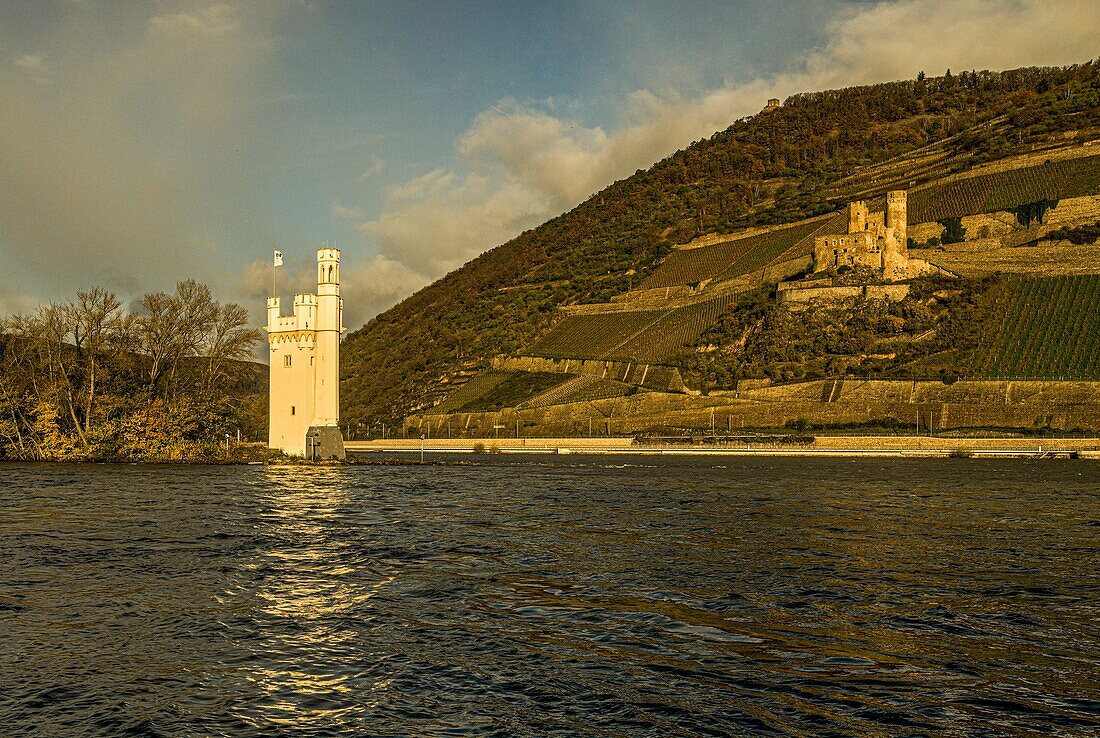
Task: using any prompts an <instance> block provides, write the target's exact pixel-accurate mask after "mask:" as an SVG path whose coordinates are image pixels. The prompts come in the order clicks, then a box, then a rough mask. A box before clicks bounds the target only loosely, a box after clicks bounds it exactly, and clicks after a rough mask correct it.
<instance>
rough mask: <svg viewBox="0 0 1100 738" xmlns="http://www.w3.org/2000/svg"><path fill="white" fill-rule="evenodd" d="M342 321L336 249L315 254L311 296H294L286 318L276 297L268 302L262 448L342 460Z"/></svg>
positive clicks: (327, 249) (317, 457)
mask: <svg viewBox="0 0 1100 738" xmlns="http://www.w3.org/2000/svg"><path fill="white" fill-rule="evenodd" d="M276 263H279V261H277V262H276ZM342 320H343V301H342V300H341V298H340V251H339V250H338V249H332V248H323V249H318V250H317V294H299V295H295V296H294V312H293V314H292V315H289V316H283V315H282V314H281V312H280V300H279V298H278V297H269V298H268V300H267V332H268V348H269V357H270V367H269V370H268V371H269V373H270V397H269V401H268V413H269V414H268V418H269V433H268V447H270V448H277V449H280V450H282V451H284V452H285V453H288V454H292V455H295V456H304V457H306V458H316V459H329V458H333V457H335V458H341V459H342V458H344V440H343V437H342V435H341V434H340V426H339V423H340V334H341V332H342V331H343V330H344V326H343V322H342Z"/></svg>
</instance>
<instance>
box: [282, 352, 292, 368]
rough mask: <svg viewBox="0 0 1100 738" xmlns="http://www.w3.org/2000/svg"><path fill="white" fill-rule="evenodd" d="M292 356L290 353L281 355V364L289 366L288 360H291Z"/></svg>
mask: <svg viewBox="0 0 1100 738" xmlns="http://www.w3.org/2000/svg"><path fill="white" fill-rule="evenodd" d="M292 358H293V357H292V356H291V355H290V354H287V355H286V356H284V357H283V366H290V361H291V359H292Z"/></svg>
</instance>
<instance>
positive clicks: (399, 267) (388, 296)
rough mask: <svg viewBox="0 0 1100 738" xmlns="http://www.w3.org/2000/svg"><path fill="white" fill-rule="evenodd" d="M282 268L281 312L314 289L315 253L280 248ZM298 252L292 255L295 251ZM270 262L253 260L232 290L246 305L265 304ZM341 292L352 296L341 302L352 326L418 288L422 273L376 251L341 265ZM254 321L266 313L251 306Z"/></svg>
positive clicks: (280, 277) (280, 282)
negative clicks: (259, 313)
mask: <svg viewBox="0 0 1100 738" xmlns="http://www.w3.org/2000/svg"><path fill="white" fill-rule="evenodd" d="M283 254H284V257H283V258H284V261H283V267H281V268H280V269H279V293H280V294H281V295H283V304H282V312H283V314H284V315H289V314H290V313H291V311H292V310H293V307H292V305H293V302H292V300H291V299H290V296H291V295H294V294H297V293H303V292H316V291H317V282H316V279H317V276H316V275H317V272H316V264H317V262H316V258H315V256H314V250H313V249H312V248H309V247H305V246H303V247H301V248H297V247H295V248H294V249H293V251H292V250H291V249H290V248H289V247H288V248H287V250H285V251H284V252H283ZM296 254H297V255H296ZM271 270H272V264H271V261H270V260H268V259H257V260H255V261H253V262H252V263H251V264H249V265H248V266H247V267H246V268H245V270H244V272H243V274H242V275H241V278H240V281H239V282H238V284H237V290H238V291H239V292H241V293H243V294H244V295H245V296H247V298H248V299H247V303H248V304H249V305H264V304H266V299H267V297H268V296H269V295H270V294H271ZM340 278H341V284H340V289H341V292H342V293H343V294H345V295H354V296H355V299H353V300H348V301H347V302H346V305H345V310H346V312H345V314H344V324H345V325H346V326H347V327H348V328H349V329H350V330H355V329H356V328H358V327H359V326H361V325H363V323H365V322H367V321H368V320H369V319H370V318H372V317H373V316H375V315H377V314H378V313H380V312H382V311H384V310H387V309H388V308H390V307H393V306H394V305H395V304H397V303H398V302H400V301H401V300H402V299H403V298H405V297H407V296H408V295H409V294H411V293H412V292H415V291H416V290H418V289H420V288H421V287H423V286H424V285H425V284H426V282H425V277H424V275H423V274H421V273H419V272H417V271H415V270H413V269H411V268H409V267H408V266H407V265H406V264H404V263H402V262H400V261H395V260H393V259H390V258H387V257H386V256H384V255H382V254H376V255H375V256H374V257H372V258H370V259H369V260H367V261H365V262H364V261H358V260H352V261H347V262H346V263H345V264H344V265H343V268H342V269H341V270H340ZM253 319H254V322H256V323H257V325H259V324H262V323H263V322H264V321H265V319H266V316H263V315H258V314H256V311H255V310H254V311H253Z"/></svg>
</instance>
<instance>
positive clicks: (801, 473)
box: [0, 456, 1100, 736]
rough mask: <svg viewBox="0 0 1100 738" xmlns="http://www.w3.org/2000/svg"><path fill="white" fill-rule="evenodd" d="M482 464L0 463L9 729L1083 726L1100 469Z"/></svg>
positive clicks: (672, 730) (57, 732)
mask: <svg viewBox="0 0 1100 738" xmlns="http://www.w3.org/2000/svg"><path fill="white" fill-rule="evenodd" d="M466 458H467V460H468V459H470V458H471V457H466ZM472 458H475V459H478V460H477V463H475V464H472V465H451V466H424V467H418V466H347V467H328V468H308V467H297V468H293V467H287V468H264V467H156V466H121V465H120V466H110V465H105V466H99V465H10V464H9V465H0V735H5V736H6V735H12V736H69V735H72V736H85V735H102V736H119V735H154V736H155V735H163V736H207V735H232V736H238V735H242V736H244V735H255V736H281V735H286V736H314V735H317V736H320V735H369V736H457V735H494V736H509V735H517V736H574V735H581V736H697V735H703V736H707V735H710V736H717V735H794V736H820V735H883V736H898V735H975V736H979V735H981V736H984V735H1031V734H1035V735H1040V734H1055V735H1100V545H1098V541H1100V464H1093V463H1090V462H1082V461H1065V462H1024V461H978V460H966V459H958V460H952V459H945V460H801V459H791V460H786V459H734V460H726V459H721V458H715V457H712V458H705V459H690V460H688V459H682V460H675V459H657V460H653V461H651V460H649V459H648V458H646V457H638V458H633V459H631V458H629V457H622V459H616V458H613V457H588V458H587V459H586V458H585V457H578V456H571V457H557V460H556V461H555V460H554V458H553V457H546V458H541V459H540V458H537V457H523V458H515V457H509V458H506V459H505V458H495V457H494V458H490V457H480V458H478V457H472Z"/></svg>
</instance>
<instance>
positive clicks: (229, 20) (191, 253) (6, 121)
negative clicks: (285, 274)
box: [0, 5, 277, 295]
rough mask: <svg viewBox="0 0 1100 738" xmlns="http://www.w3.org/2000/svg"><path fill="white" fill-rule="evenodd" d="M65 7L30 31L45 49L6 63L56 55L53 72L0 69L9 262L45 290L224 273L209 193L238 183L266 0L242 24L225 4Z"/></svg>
mask: <svg viewBox="0 0 1100 738" xmlns="http://www.w3.org/2000/svg"><path fill="white" fill-rule="evenodd" d="M73 13H74V15H73V16H72V17H71V18H67V19H66V22H59V23H57V24H56V25H53V26H50V27H49V28H48V30H47V31H46V32H45V33H44V35H43V37H42V38H41V39H39V41H40V42H41V45H42V47H43V48H45V49H46V51H44V52H36V53H34V54H28V55H26V56H23V57H21V58H20V59H18V60H17V61H16V63H15V66H16V67H17V68H19V69H20V70H23V71H25V72H27V73H34V74H39V75H41V74H44V73H48V72H49V71H50V69H51V68H53V67H57V68H63V69H64V70H65V73H64V74H63V75H61V74H58V75H53V77H52V84H50V85H49V86H47V87H41V86H38V85H33V86H32V85H31V84H28V80H27V79H26V78H25V77H23V76H20V75H11V74H4V73H2V72H0V100H3V101H4V102H3V104H2V105H0V141H3V142H4V144H3V145H2V146H0V254H2V256H3V259H4V262H5V265H6V267H7V268H8V269H14V271H15V272H16V273H19V274H23V275H26V276H27V277H28V278H29V279H30V280H32V281H33V283H34V286H35V288H36V289H38V290H39V291H40V292H41V293H42V294H44V295H48V294H59V293H60V294H68V293H71V292H73V291H75V290H76V289H78V288H80V287H87V286H91V285H101V286H103V287H105V288H107V289H111V290H116V291H119V292H122V293H124V294H129V295H135V294H141V293H142V292H144V291H146V290H151V289H165V288H171V286H172V285H173V284H174V283H175V281H176V280H178V279H180V278H182V277H187V276H194V277H196V278H199V279H204V280H207V281H211V282H213V283H217V282H222V283H223V284H224V283H225V282H226V281H228V279H227V278H224V277H222V276H221V272H222V271H224V269H223V265H221V264H219V263H218V262H219V259H218V258H215V257H213V256H211V253H210V252H211V250H212V249H211V244H212V242H213V239H212V237H211V234H210V232H207V229H208V228H209V224H210V220H211V219H212V214H213V213H215V212H217V210H218V208H222V209H224V210H228V209H229V208H231V207H235V209H236V210H238V211H239V204H236V205H234V204H232V203H230V202H229V199H228V198H224V197H218V196H217V194H216V193H217V192H218V189H217V188H219V187H221V188H223V189H230V191H231V192H233V194H234V195H236V194H237V193H239V192H240V191H242V190H243V187H242V188H239V189H237V190H232V189H231V188H233V187H234V186H235V185H236V182H235V178H239V176H240V174H239V172H240V168H241V163H240V161H241V157H240V155H239V154H237V153H236V151H237V150H238V149H239V146H240V142H239V138H238V125H237V124H238V121H240V120H241V116H242V115H243V113H244V112H246V110H245V108H246V107H247V104H248V99H249V96H250V95H260V94H261V93H262V91H263V90H262V88H261V83H262V81H263V78H262V76H260V74H259V73H258V71H257V70H259V69H262V66H263V62H264V60H265V59H266V56H267V53H268V50H269V48H270V43H269V38H270V35H271V31H272V27H273V25H274V23H275V22H277V18H269V17H268V16H267V14H266V10H265V13H264V14H263V15H261V16H259V17H257V18H255V19H250V21H249V23H248V24H245V23H244V22H243V19H244V18H245V17H246V16H244V15H243V14H242V13H241V12H238V11H237V10H234V9H233V8H228V7H227V6H213V7H209V8H206V9H204V10H199V11H196V12H194V13H177V14H173V15H161V16H157V17H154V18H152V19H150V18H149V14H150V13H149V6H143V5H136V6H127V7H126V8H124V9H119V10H117V12H111V13H109V14H106V16H95V15H90V14H87V13H85V11H83V10H82V9H79V8H77V9H74V10H73ZM185 16H186V18H190V19H191V20H186V18H185ZM188 28H190V29H191V30H190V31H187V33H184V31H185V30H186V29H188ZM234 29H238V30H237V32H235V33H230V31H233V30H234ZM196 39H200V40H201V43H200V42H198V41H196ZM204 197H205V198H206V199H205V200H204V199H203V198H204ZM222 245H224V244H222ZM215 250H217V249H215ZM219 253H220V255H221V256H222V257H224V256H225V251H224V249H223V250H220V251H219Z"/></svg>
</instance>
